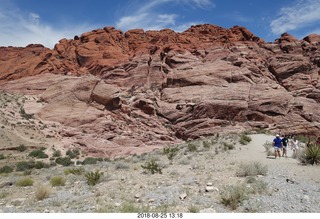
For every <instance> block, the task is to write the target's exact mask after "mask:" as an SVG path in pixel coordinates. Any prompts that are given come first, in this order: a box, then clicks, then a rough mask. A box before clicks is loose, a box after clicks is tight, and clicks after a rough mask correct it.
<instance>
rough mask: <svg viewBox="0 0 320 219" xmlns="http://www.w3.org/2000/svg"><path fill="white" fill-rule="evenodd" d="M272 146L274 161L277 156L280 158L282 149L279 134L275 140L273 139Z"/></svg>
mask: <svg viewBox="0 0 320 219" xmlns="http://www.w3.org/2000/svg"><path fill="white" fill-rule="evenodd" d="M272 146H273V148H274V157H275V159H277V155H278V157H279V158H280V157H281V155H280V150H281V148H282V139H281V138H280V135H279V134H277V135H276V138H275V139H273V142H272Z"/></svg>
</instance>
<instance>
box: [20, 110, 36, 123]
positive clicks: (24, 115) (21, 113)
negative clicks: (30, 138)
mask: <svg viewBox="0 0 320 219" xmlns="http://www.w3.org/2000/svg"><path fill="white" fill-rule="evenodd" d="M20 115H21V117H22V118H24V119H26V120H29V119H33V114H28V113H26V111H25V110H24V108H23V107H20Z"/></svg>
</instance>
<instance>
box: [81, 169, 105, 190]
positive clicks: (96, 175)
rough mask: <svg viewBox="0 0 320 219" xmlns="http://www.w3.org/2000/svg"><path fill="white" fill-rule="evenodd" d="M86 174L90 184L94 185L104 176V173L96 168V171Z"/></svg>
mask: <svg viewBox="0 0 320 219" xmlns="http://www.w3.org/2000/svg"><path fill="white" fill-rule="evenodd" d="M84 176H85V177H86V179H87V183H88V185H90V186H94V185H96V184H97V183H98V182H99V180H100V178H101V177H102V176H103V173H102V172H100V171H99V170H96V171H95V172H88V173H86V174H85V175H84Z"/></svg>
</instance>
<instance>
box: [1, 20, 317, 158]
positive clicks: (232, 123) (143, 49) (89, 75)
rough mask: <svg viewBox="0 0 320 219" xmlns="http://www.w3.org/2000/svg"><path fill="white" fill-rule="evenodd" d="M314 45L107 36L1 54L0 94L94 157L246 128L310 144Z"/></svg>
mask: <svg viewBox="0 0 320 219" xmlns="http://www.w3.org/2000/svg"><path fill="white" fill-rule="evenodd" d="M319 39H320V36H319V35H315V34H312V35H309V36H307V37H305V38H304V39H303V40H297V39H296V38H294V37H293V36H290V35H289V34H286V33H285V34H283V35H281V37H280V38H279V39H276V40H275V41H274V43H266V42H264V40H263V39H261V38H259V37H257V36H255V35H254V34H252V33H251V32H250V31H249V30H247V29H246V28H244V27H239V26H235V27H233V28H230V29H225V28H222V27H218V26H215V25H209V24H205V25H196V26H192V27H191V28H189V29H188V30H186V31H184V32H182V33H176V32H174V31H172V30H169V29H164V30H161V31H143V30H140V29H137V30H130V31H128V32H125V33H123V32H122V31H120V30H116V29H114V28H112V27H105V28H103V29H99V30H94V31H92V32H88V33H84V34H82V35H81V36H75V37H74V39H69V40H67V39H62V40H60V42H59V43H58V44H56V45H55V47H54V49H52V50H51V49H48V48H45V47H43V46H41V45H29V46H27V47H25V48H16V47H1V48H0V57H1V58H0V66H1V67H0V89H1V90H3V91H4V92H6V93H15V94H17V95H18V94H20V95H27V97H28V98H27V99H28V101H25V102H23V103H22V105H21V107H22V108H23V110H24V111H25V113H26V114H33V119H34V121H33V120H32V121H33V122H34V123H35V124H38V123H40V122H41V123H43V124H46V123H48V124H54V125H53V126H54V127H53V128H54V129H55V132H54V133H55V134H54V135H52V141H53V142H56V143H55V145H56V146H57V147H61V148H79V149H81V150H82V151H84V152H85V153H87V154H89V155H92V156H100V157H114V156H123V155H130V154H140V153H143V152H147V151H152V150H153V149H155V148H161V147H164V146H166V145H170V144H176V143H181V142H183V141H186V140H188V139H189V140H191V139H197V138H200V137H205V136H211V135H213V134H216V133H222V132H243V131H245V130H251V129H254V130H269V131H273V132H279V131H280V130H281V131H282V132H287V133H288V132H290V133H295V134H308V135H318V134H319V128H320V126H319V121H320V111H319V100H320V98H319V94H320V92H319V91H320V90H319V86H320V84H319V82H318V81H319V72H320V55H319V45H320V44H319ZM6 107H10V106H9V105H7V106H2V109H3V110H4V111H5V112H7V111H8V110H9V108H6ZM12 124H13V126H15V127H19V125H20V124H17V121H16V120H14V119H13V120H11V122H10V124H9V123H8V124H6V125H8V126H6V127H11V125H12ZM47 126H48V125H47ZM49 127H50V126H49ZM42 131H43V130H40V131H39V132H42ZM43 134H44V136H46V135H47V134H46V133H43ZM4 146H6V145H4ZM4 146H2V147H4Z"/></svg>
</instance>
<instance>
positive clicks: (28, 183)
mask: <svg viewBox="0 0 320 219" xmlns="http://www.w3.org/2000/svg"><path fill="white" fill-rule="evenodd" d="M32 185H33V180H32V179H31V178H30V177H23V178H21V179H19V180H18V181H17V182H16V186H19V187H24V186H32Z"/></svg>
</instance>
